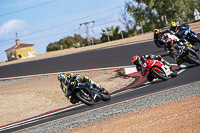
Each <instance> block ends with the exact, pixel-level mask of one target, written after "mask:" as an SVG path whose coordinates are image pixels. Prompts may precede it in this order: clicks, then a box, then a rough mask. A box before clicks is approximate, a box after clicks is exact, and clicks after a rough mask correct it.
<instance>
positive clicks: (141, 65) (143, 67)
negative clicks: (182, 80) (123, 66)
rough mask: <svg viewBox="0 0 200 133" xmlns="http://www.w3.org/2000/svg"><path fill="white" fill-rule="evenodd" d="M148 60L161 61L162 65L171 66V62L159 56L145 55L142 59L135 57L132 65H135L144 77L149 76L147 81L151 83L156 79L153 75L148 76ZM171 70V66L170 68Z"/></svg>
mask: <svg viewBox="0 0 200 133" xmlns="http://www.w3.org/2000/svg"><path fill="white" fill-rule="evenodd" d="M146 59H154V60H159V61H161V62H162V63H164V64H165V65H168V66H170V64H169V62H167V61H166V60H164V59H163V58H162V57H161V56H160V55H159V54H158V55H152V54H149V55H144V56H141V57H139V56H137V55H136V56H133V58H132V63H133V64H134V65H136V69H137V71H138V72H140V73H141V75H142V76H145V75H147V80H148V81H150V82H151V81H153V79H154V77H152V76H151V75H149V74H148V71H149V69H148V67H147V63H146ZM170 68H171V66H170Z"/></svg>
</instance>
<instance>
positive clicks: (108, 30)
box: [102, 28, 111, 42]
mask: <svg viewBox="0 0 200 133" xmlns="http://www.w3.org/2000/svg"><path fill="white" fill-rule="evenodd" d="M106 30H107V32H106V31H105V30H104V29H102V31H103V32H106V33H107V37H108V42H110V37H109V32H110V31H111V30H110V29H108V28H106Z"/></svg>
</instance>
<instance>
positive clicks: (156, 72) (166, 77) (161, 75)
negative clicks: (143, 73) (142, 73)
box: [151, 69, 169, 81]
mask: <svg viewBox="0 0 200 133" xmlns="http://www.w3.org/2000/svg"><path fill="white" fill-rule="evenodd" d="M160 70H161V72H159V71H157V70H156V69H153V70H152V71H151V72H152V73H153V74H154V75H155V76H156V77H157V78H159V79H162V80H164V81H166V80H168V79H169V77H168V76H166V75H165V73H164V72H163V70H162V69H160Z"/></svg>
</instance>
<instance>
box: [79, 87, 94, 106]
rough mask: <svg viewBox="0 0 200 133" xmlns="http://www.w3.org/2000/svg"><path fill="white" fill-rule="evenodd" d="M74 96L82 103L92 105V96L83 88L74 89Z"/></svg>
mask: <svg viewBox="0 0 200 133" xmlns="http://www.w3.org/2000/svg"><path fill="white" fill-rule="evenodd" d="M76 97H77V99H79V100H80V101H81V102H82V103H85V104H86V105H94V100H93V98H92V97H91V96H90V94H89V92H87V91H85V90H78V91H76Z"/></svg>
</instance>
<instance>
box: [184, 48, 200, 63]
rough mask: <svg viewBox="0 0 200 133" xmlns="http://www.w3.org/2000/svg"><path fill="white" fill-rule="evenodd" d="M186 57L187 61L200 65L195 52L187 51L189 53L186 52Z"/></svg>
mask: <svg viewBox="0 0 200 133" xmlns="http://www.w3.org/2000/svg"><path fill="white" fill-rule="evenodd" d="M186 57H187V60H188V62H189V63H194V64H197V65H200V58H199V57H197V56H196V54H194V53H193V52H192V51H191V52H189V54H187V55H186Z"/></svg>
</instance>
